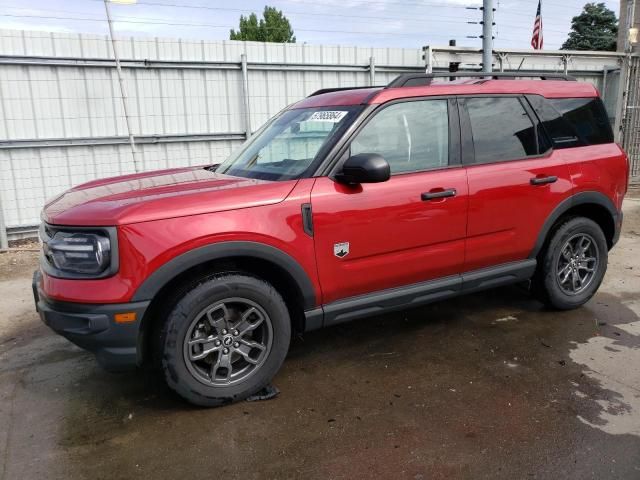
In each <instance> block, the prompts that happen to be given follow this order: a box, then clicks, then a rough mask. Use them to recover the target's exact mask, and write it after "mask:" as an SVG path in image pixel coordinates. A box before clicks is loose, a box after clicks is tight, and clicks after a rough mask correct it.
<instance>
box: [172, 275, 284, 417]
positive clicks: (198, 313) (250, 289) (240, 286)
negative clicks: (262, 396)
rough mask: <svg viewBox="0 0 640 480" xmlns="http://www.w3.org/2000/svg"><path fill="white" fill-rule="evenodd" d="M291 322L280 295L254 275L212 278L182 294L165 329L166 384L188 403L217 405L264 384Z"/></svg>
mask: <svg viewBox="0 0 640 480" xmlns="http://www.w3.org/2000/svg"><path fill="white" fill-rule="evenodd" d="M290 338H291V322H290V319H289V312H288V310H287V307H286V305H285V303H284V301H283V299H282V297H281V296H280V294H279V293H278V292H277V291H276V290H275V289H274V288H273V287H272V286H271V285H269V284H268V283H266V282H264V281H262V280H259V279H257V278H254V277H250V276H245V275H239V274H229V275H218V276H215V277H211V278H209V279H207V280H206V281H204V282H203V283H201V284H199V285H197V286H196V287H194V288H193V289H192V290H190V291H189V292H188V293H187V294H186V295H185V296H184V297H182V298H181V299H180V300H179V301H178V302H177V303H176V305H175V307H174V308H173V310H172V311H171V313H170V314H169V316H168V317H167V320H166V323H165V326H164V329H163V341H162V345H163V352H162V368H163V371H164V376H165V379H166V381H167V384H168V385H169V387H171V388H172V389H173V390H175V391H176V392H177V393H178V394H179V395H181V396H182V397H184V398H185V399H186V400H188V401H189V402H191V403H194V404H196V405H202V406H218V405H222V404H225V403H231V402H234V401H238V400H242V399H244V398H246V397H248V396H250V395H252V394H254V393H256V392H258V391H259V390H260V389H262V388H263V387H265V386H266V385H267V384H268V383H269V382H270V381H271V379H272V378H273V376H274V375H275V374H276V372H277V371H278V370H279V368H280V366H281V365H282V362H283V361H284V358H285V356H286V354H287V350H288V348H289V340H290Z"/></svg>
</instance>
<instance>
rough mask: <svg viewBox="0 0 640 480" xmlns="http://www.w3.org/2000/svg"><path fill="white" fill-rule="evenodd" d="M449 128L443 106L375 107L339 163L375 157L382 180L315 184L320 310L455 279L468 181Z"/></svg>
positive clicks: (452, 113) (451, 108) (451, 116)
mask: <svg viewBox="0 0 640 480" xmlns="http://www.w3.org/2000/svg"><path fill="white" fill-rule="evenodd" d="M457 125H458V118H457V110H456V107H455V103H454V101H451V100H447V99H433V100H428V99H425V100H417V101H405V102H398V103H392V104H390V105H388V106H383V107H380V109H379V110H378V111H377V112H376V113H375V114H374V116H373V117H372V118H371V119H370V120H369V121H368V122H367V123H366V124H365V125H364V126H363V127H362V128H361V130H360V131H359V132H358V133H357V134H356V135H355V137H354V138H353V140H352V141H351V142H350V145H349V147H348V149H349V150H348V151H347V152H346V153H345V155H344V156H343V158H346V156H348V155H355V154H359V153H378V154H380V155H382V156H383V157H384V158H385V160H387V162H388V163H389V165H390V167H391V175H392V176H391V178H390V179H389V180H388V181H386V182H383V183H373V184H362V185H356V186H349V185H342V184H339V183H337V182H335V181H334V180H332V179H331V178H329V177H322V178H318V179H317V180H316V182H315V184H314V187H313V190H312V193H311V204H312V210H313V223H314V241H315V251H316V260H317V265H318V274H319V278H320V284H321V288H322V294H323V303H325V304H327V303H331V302H333V301H336V300H339V299H344V298H347V297H353V296H356V295H361V294H365V293H371V292H375V291H380V290H385V289H389V288H394V287H400V286H404V285H409V284H412V283H418V282H423V281H426V280H430V279H434V278H439V277H446V276H451V275H455V274H458V273H460V271H461V268H462V266H463V263H464V241H465V231H466V221H467V179H466V172H465V170H464V169H463V168H462V167H461V166H460V165H459V152H458V146H459V129H458V128H457Z"/></svg>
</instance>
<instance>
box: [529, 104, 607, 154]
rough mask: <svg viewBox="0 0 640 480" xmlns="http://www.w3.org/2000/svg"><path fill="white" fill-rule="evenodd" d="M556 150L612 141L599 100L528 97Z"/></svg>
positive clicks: (603, 109) (605, 113)
mask: <svg viewBox="0 0 640 480" xmlns="http://www.w3.org/2000/svg"><path fill="white" fill-rule="evenodd" d="M527 99H528V100H529V103H530V104H531V106H532V107H533V108H534V110H535V112H536V114H537V115H538V117H540V120H541V121H542V124H543V126H544V129H545V131H546V132H547V134H548V136H549V138H550V139H551V141H552V142H553V147H554V148H556V149H560V148H570V147H582V146H587V145H599V144H603V143H611V142H613V130H612V129H611V124H610V123H609V119H608V118H607V112H606V110H605V108H604V105H603V104H602V101H601V100H600V99H599V98H551V99H546V98H543V97H541V96H538V95H529V96H527Z"/></svg>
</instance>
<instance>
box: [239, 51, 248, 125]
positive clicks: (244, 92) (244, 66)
mask: <svg viewBox="0 0 640 480" xmlns="http://www.w3.org/2000/svg"><path fill="white" fill-rule="evenodd" d="M240 62H241V64H242V97H243V100H244V102H243V103H244V117H245V123H244V128H245V133H246V136H247V138H250V137H251V108H250V103H249V69H248V68H247V54H246V53H243V54H242V55H240Z"/></svg>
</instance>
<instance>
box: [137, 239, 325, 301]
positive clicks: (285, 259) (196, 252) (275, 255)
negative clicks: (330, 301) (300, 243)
mask: <svg viewBox="0 0 640 480" xmlns="http://www.w3.org/2000/svg"><path fill="white" fill-rule="evenodd" d="M231 257H247V258H256V259H261V260H267V261H270V262H272V263H274V264H276V265H279V266H280V267H281V268H283V269H284V270H285V271H286V272H287V273H288V274H289V275H291V277H292V278H293V280H294V281H295V282H296V283H297V285H298V287H299V288H300V291H301V292H302V297H303V301H304V309H305V310H308V309H312V308H314V307H315V306H316V295H315V291H314V288H313V283H312V282H311V280H310V279H309V276H308V275H307V273H306V272H305V270H304V269H303V268H302V266H301V265H300V264H299V263H298V262H297V261H296V260H295V259H294V258H293V257H291V256H290V255H289V254H287V253H285V252H283V251H282V250H280V249H278V248H275V247H272V246H270V245H266V244H263V243H258V242H246V241H228V242H220V243H214V244H210V245H205V246H202V247H198V248H195V249H193V250H189V251H188V252H186V253H183V254H181V255H178V256H177V257H174V258H173V259H171V260H169V261H168V262H167V263H165V264H164V265H162V266H161V267H159V268H158V269H156V270H155V271H154V272H153V273H152V274H151V275H150V276H149V277H148V278H147V279H146V280H145V281H144V282H143V283H142V284H141V285H140V286H139V287H138V289H137V290H136V292H135V293H134V295H133V297H132V299H131V301H133V302H138V301H145V300H151V299H153V298H154V297H155V295H156V294H157V293H158V292H159V291H160V289H161V288H162V287H164V286H165V285H166V284H167V283H168V282H170V281H171V280H172V279H173V278H175V277H176V276H178V275H180V274H181V273H184V272H186V271H187V270H189V269H190V268H193V267H196V266H198V265H201V264H203V263H206V262H209V261H212V260H220V259H224V258H231Z"/></svg>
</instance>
